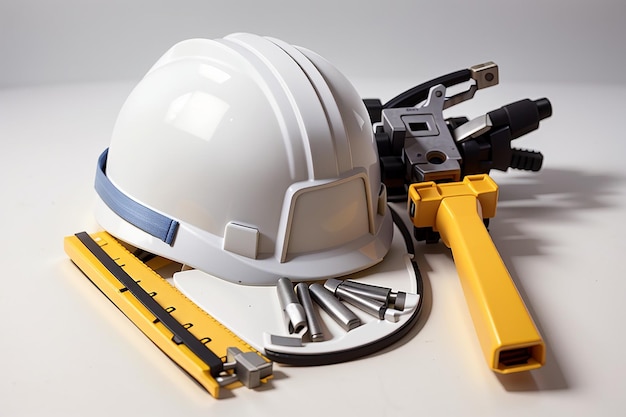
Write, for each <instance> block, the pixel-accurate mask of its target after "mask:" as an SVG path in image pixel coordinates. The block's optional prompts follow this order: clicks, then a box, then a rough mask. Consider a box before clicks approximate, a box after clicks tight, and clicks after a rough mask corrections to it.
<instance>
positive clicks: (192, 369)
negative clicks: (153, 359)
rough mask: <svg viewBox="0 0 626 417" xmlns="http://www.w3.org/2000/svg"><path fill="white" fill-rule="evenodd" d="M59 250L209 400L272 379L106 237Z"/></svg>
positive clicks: (77, 240)
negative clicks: (189, 377)
mask: <svg viewBox="0 0 626 417" xmlns="http://www.w3.org/2000/svg"><path fill="white" fill-rule="evenodd" d="M64 247H65V252H66V253H67V254H68V255H69V257H70V258H71V259H72V261H73V262H74V263H75V264H76V265H77V266H78V267H79V268H80V269H81V270H82V271H83V272H84V273H85V275H87V277H88V278H89V279H90V280H91V281H92V282H93V283H94V284H95V285H96V286H97V287H98V288H99V289H100V290H101V291H102V292H103V293H104V294H105V295H106V296H107V297H108V298H109V299H110V300H111V301H112V302H113V303H114V304H115V305H116V306H117V307H118V308H119V309H120V310H121V311H122V312H123V313H124V314H125V315H126V316H127V317H128V318H129V319H130V320H131V321H132V322H133V323H134V324H135V325H136V326H137V327H138V328H139V329H140V330H141V331H142V332H143V333H144V334H145V335H146V336H148V337H149V338H150V339H151V340H152V341H153V342H154V343H155V344H156V345H157V346H158V347H159V348H160V349H161V350H162V351H163V352H164V353H165V354H167V355H168V356H169V357H170V358H171V359H172V360H173V361H174V362H176V363H177V364H178V365H179V366H180V367H181V368H183V369H184V370H185V371H187V373H189V375H191V376H192V377H193V378H194V379H196V380H197V381H198V382H199V383H200V384H201V385H202V386H203V387H204V388H206V390H207V391H208V392H209V393H210V394H211V395H213V396H214V397H216V398H219V397H220V389H221V388H228V389H230V388H234V387H236V386H238V385H239V386H240V385H241V384H244V385H246V386H248V387H249V388H254V387H256V386H258V385H260V384H261V383H263V382H267V380H268V379H269V378H270V377H271V374H272V363H271V362H270V361H268V360H267V359H266V358H264V357H262V356H261V355H260V354H259V353H258V352H257V351H256V350H255V349H254V348H252V347H251V346H250V345H248V344H247V343H246V342H244V341H243V340H241V339H240V338H239V337H237V336H236V335H235V334H234V333H232V332H231V331H230V330H228V329H227V328H226V327H225V326H223V325H222V324H221V323H220V322H218V321H217V320H215V319H214V318H213V317H211V316H210V315H208V314H207V313H206V312H205V311H204V310H202V309H200V308H199V307H198V306H197V305H196V304H194V303H193V302H192V301H191V300H189V299H188V298H187V297H185V296H184V295H183V294H182V293H181V292H179V291H178V290H177V289H176V288H175V287H174V286H172V285H171V284H170V283H169V282H168V281H167V280H165V279H164V278H163V277H161V276H160V275H159V274H157V273H156V272H155V271H154V270H153V269H152V268H150V267H149V266H148V265H146V264H145V263H144V262H142V261H141V260H139V259H138V258H137V257H135V256H134V255H133V254H132V253H130V252H129V251H128V250H127V249H126V248H125V247H124V246H123V245H121V244H120V243H119V242H118V241H117V240H116V239H115V238H113V237H112V236H111V235H109V234H108V233H106V232H99V233H94V234H91V235H89V234H87V233H85V232H81V233H77V234H76V235H74V236H68V237H66V238H65V241H64ZM151 262H152V261H151ZM157 262H158V259H157Z"/></svg>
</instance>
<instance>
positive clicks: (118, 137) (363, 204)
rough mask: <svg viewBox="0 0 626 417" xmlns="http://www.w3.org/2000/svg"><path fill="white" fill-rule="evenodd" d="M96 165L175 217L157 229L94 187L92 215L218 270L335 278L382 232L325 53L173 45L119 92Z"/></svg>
mask: <svg viewBox="0 0 626 417" xmlns="http://www.w3.org/2000/svg"><path fill="white" fill-rule="evenodd" d="M101 168H102V174H104V175H105V176H106V178H107V181H110V184H111V187H112V188H114V189H115V190H116V191H115V192H118V193H120V194H121V195H123V196H124V198H127V199H129V200H132V202H133V204H135V205H137V206H141V207H145V208H146V210H150V211H151V212H155V213H158V214H159V215H161V216H164V217H165V218H167V219H171V220H172V221H173V222H174V223H175V224H176V225H177V229H176V230H175V231H174V232H173V233H172V234H171V236H170V237H171V239H169V240H167V239H162V238H159V237H157V236H155V235H154V234H153V233H150V232H149V231H146V230H147V229H145V228H142V227H141V226H138V225H137V224H133V222H132V221H128V218H125V217H124V216H123V215H122V216H121V215H120V211H119V210H116V207H115V205H113V204H111V203H110V202H107V199H106V198H104V197H103V194H102V193H100V192H99V196H100V198H99V199H98V202H97V209H96V217H97V220H98V222H99V223H100V224H101V225H102V227H104V228H105V229H106V230H107V231H109V233H111V234H113V235H114V236H116V237H118V238H119V239H121V240H123V241H126V242H128V243H130V244H132V245H134V246H137V247H139V248H142V249H145V250H147V251H150V252H152V253H155V254H157V255H161V256H164V257H166V258H169V259H172V260H175V261H177V262H181V263H184V264H186V265H188V266H191V267H194V268H198V269H201V270H203V271H205V272H207V273H209V274H212V275H215V276H218V277H221V278H223V279H226V280H229V281H233V282H238V283H244V284H254V285H264V284H274V283H275V282H276V281H277V279H278V278H279V277H281V276H286V277H289V278H291V279H292V280H294V281H300V280H311V279H322V278H327V277H334V276H341V275H345V274H348V273H351V272H355V271H358V270H362V269H364V268H367V267H370V266H372V265H374V264H375V263H377V262H379V261H380V260H382V258H383V256H384V255H385V254H386V252H387V250H388V248H389V246H390V244H391V237H392V229H393V227H392V222H391V217H390V214H389V212H388V210H386V193H385V190H384V187H383V186H382V184H381V180H380V171H379V165H378V155H377V151H376V145H375V142H374V139H373V134H372V130H371V123H370V121H369V117H368V114H367V111H366V109H365V106H364V104H363V102H362V100H361V98H360V97H359V95H358V94H357V92H356V90H355V89H354V87H353V86H352V85H351V84H350V83H349V81H348V80H347V79H346V78H345V77H344V76H343V75H342V74H341V73H340V72H339V71H338V70H337V69H336V68H334V67H333V66H332V65H331V64H330V63H328V62H327V61H326V60H324V59H323V58H321V57H320V56H318V55H317V54H315V53H313V52H311V51H309V50H306V49H303V48H297V47H294V46H291V45H289V44H286V43H284V42H282V41H280V40H277V39H272V38H265V37H260V36H256V35H252V34H244V33H239V34H234V35H229V36H227V37H225V38H223V39H218V40H207V39H192V40H187V41H183V42H180V43H179V44H177V45H175V46H174V47H172V48H171V49H170V50H169V51H168V52H166V53H165V55H163V57H161V58H160V59H159V61H157V63H156V64H155V65H154V66H153V67H152V68H151V69H150V70H149V71H148V73H147V74H146V75H145V76H144V78H143V79H142V80H141V81H140V82H139V83H138V85H137V86H136V87H135V89H134V90H133V91H132V92H131V94H130V96H129V97H128V99H127V100H126V102H125V103H124V105H123V107H122V109H121V111H120V114H119V116H118V119H117V122H116V124H115V127H114V131H113V135H112V138H111V143H110V147H109V149H108V154H105V155H103V159H102V167H101ZM97 188H98V187H97Z"/></svg>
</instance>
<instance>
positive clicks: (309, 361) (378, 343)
mask: <svg viewBox="0 0 626 417" xmlns="http://www.w3.org/2000/svg"><path fill="white" fill-rule="evenodd" d="M387 207H388V208H389V210H391V217H392V219H393V222H394V224H395V225H396V226H397V227H398V229H399V230H400V234H402V237H403V238H404V243H405V245H406V250H407V252H408V253H409V255H411V265H412V266H413V272H414V274H415V282H416V288H417V292H416V293H417V294H418V295H419V301H418V303H417V306H416V307H415V311H414V312H413V314H412V315H411V317H410V318H409V319H408V320H407V321H406V323H404V324H403V325H402V326H400V327H399V328H398V330H396V331H395V332H393V333H391V334H389V335H387V336H386V337H384V338H383V339H379V340H375V341H373V342H370V343H368V344H365V345H361V346H359V347H356V348H352V349H348V350H344V351H339V352H334V353H317V354H295V353H284V352H275V351H272V350H268V349H265V352H264V353H265V356H267V358H269V359H271V360H272V361H274V362H278V363H283V364H288V365H295V366H314V365H330V364H333V363H340V362H347V361H351V360H355V359H358V358H360V357H363V356H367V355H371V354H373V353H375V352H377V351H379V350H381V349H383V348H385V347H387V346H390V345H392V344H393V343H395V342H397V341H398V340H400V339H401V338H402V337H404V336H405V335H406V334H407V333H408V332H409V331H410V330H411V329H412V328H413V326H414V325H415V324H416V323H417V320H418V318H419V317H420V315H421V312H422V304H423V299H424V282H423V278H422V274H421V273H420V270H419V267H418V265H417V263H416V262H415V259H414V255H415V247H414V245H413V239H412V237H411V233H410V232H409V229H408V228H407V226H406V224H405V223H404V221H403V220H402V217H401V216H400V215H399V214H398V213H396V212H395V211H394V210H393V209H392V208H391V207H390V206H387Z"/></svg>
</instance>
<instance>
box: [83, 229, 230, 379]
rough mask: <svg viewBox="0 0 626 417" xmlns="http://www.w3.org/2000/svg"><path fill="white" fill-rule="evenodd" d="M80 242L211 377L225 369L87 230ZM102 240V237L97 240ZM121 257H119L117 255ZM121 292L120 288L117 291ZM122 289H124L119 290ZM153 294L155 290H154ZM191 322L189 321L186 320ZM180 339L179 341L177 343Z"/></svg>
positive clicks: (216, 356)
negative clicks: (185, 348)
mask: <svg viewBox="0 0 626 417" xmlns="http://www.w3.org/2000/svg"><path fill="white" fill-rule="evenodd" d="M75 236H76V237H77V238H78V239H79V240H80V242H81V243H82V244H83V245H84V246H85V247H86V248H87V249H88V250H89V251H90V252H91V253H92V254H93V255H94V256H95V257H96V258H97V259H98V260H99V261H100V262H101V263H102V265H103V266H104V267H105V268H106V269H107V270H109V271H110V272H111V274H113V276H114V277H115V278H116V279H117V280H118V281H119V282H120V283H121V284H122V285H123V286H124V288H126V290H127V291H130V293H131V294H132V295H133V296H134V297H135V298H136V299H137V300H138V301H139V302H141V304H143V305H144V307H145V308H146V309H148V311H150V313H152V314H153V315H154V316H155V319H157V320H158V322H160V323H161V324H163V325H164V326H165V327H166V328H167V329H168V330H169V331H170V332H171V333H172V334H173V338H172V340H173V341H174V342H175V343H177V344H184V345H185V346H186V347H187V348H188V349H189V350H190V351H191V352H192V353H193V354H194V355H196V356H197V357H198V358H199V359H200V360H202V362H204V363H205V364H206V365H208V366H209V369H210V372H211V375H213V376H214V377H215V376H217V375H219V373H221V372H222V371H223V370H224V363H223V362H222V360H221V358H220V357H219V356H218V355H216V354H215V353H214V352H213V351H211V350H210V349H209V348H208V347H207V346H206V344H205V343H202V342H201V341H200V340H199V339H198V338H196V337H195V336H194V335H193V334H192V333H191V332H189V330H188V329H189V327H191V326H189V327H186V326H185V325H183V324H181V323H179V322H178V321H177V320H176V319H175V318H174V317H173V316H172V315H171V314H170V313H168V312H167V310H166V309H164V308H163V307H162V306H161V305H160V304H159V303H158V302H157V301H156V300H155V299H154V298H153V296H151V295H150V294H149V293H148V292H147V291H145V290H144V289H143V288H141V286H139V284H138V283H139V281H135V280H134V279H133V278H132V277H131V276H130V275H129V274H128V273H127V272H126V271H124V269H122V266H120V265H118V264H117V262H116V261H115V260H114V259H113V258H111V257H110V256H109V255H108V254H107V253H106V252H105V251H104V249H102V246H105V245H106V243H105V244H104V245H99V244H98V243H97V242H96V241H94V240H93V239H92V238H91V237H90V236H89V235H88V234H87V233H85V232H81V233H77V234H76V235H75ZM99 240H100V241H101V239H99ZM118 259H120V258H118ZM120 291H121V290H120ZM121 292H124V291H121ZM155 295H156V293H155ZM188 324H190V323H188ZM178 341H180V342H181V343H178Z"/></svg>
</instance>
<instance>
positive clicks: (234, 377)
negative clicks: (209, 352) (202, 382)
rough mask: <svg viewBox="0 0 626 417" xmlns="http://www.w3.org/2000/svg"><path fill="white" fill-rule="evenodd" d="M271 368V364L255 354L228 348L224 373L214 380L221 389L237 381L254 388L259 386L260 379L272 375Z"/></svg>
mask: <svg viewBox="0 0 626 417" xmlns="http://www.w3.org/2000/svg"><path fill="white" fill-rule="evenodd" d="M272 366H273V365H272V362H267V361H266V360H265V359H263V357H261V355H259V354H258V353H256V352H242V351H241V350H240V349H238V348H236V347H229V348H228V349H227V350H226V363H224V372H223V373H222V374H220V375H219V376H218V377H217V378H216V380H217V382H218V383H219V384H220V386H222V387H223V386H226V385H229V384H232V383H233V382H237V381H239V382H241V383H243V384H244V385H245V386H246V387H248V388H256V387H258V386H259V385H261V380H262V379H264V378H267V377H269V376H270V375H272ZM228 371H234V372H233V373H229V372H228Z"/></svg>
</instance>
